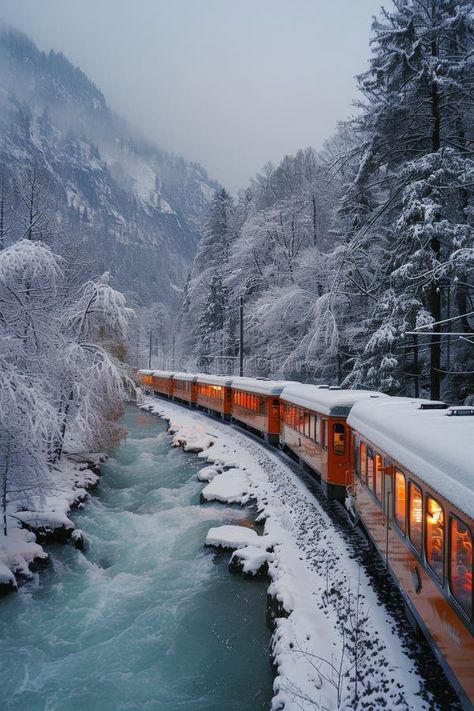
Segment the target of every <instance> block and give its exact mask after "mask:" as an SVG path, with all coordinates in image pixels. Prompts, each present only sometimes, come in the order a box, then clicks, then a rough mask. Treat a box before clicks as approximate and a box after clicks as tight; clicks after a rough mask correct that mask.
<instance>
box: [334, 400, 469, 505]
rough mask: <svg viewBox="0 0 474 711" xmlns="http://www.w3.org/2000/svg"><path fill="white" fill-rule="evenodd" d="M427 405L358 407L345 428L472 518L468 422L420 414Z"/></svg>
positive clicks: (369, 404)
mask: <svg viewBox="0 0 474 711" xmlns="http://www.w3.org/2000/svg"><path fill="white" fill-rule="evenodd" d="M428 402H429V401H427V400H414V399H413V400H412V399H410V398H386V399H381V400H375V401H372V402H367V401H366V402H358V403H357V404H356V405H354V407H353V408H352V410H351V413H350V415H349V417H348V420H347V421H348V423H349V424H350V426H351V427H352V428H353V429H355V430H356V431H357V432H359V433H360V434H361V435H363V436H364V437H367V439H369V440H370V441H371V442H372V443H373V444H374V445H376V446H378V447H380V449H381V450H383V451H384V452H385V453H386V454H388V455H390V456H391V457H393V459H395V460H396V461H397V462H398V463H399V464H400V465H401V466H402V467H405V468H406V469H408V470H409V471H410V472H412V473H413V474H415V475H417V476H419V477H420V479H422V480H423V481H424V482H426V484H428V485H429V486H431V487H432V488H433V489H434V490H435V491H437V492H438V493H439V494H441V495H443V496H445V497H446V498H447V499H449V500H450V501H451V502H452V503H453V504H454V505H455V506H457V507H458V508H459V509H460V510H461V511H464V513H465V514H467V515H468V516H471V517H472V516H474V491H473V489H474V417H473V416H464V417H463V416H456V415H452V416H448V415H447V412H448V410H447V409H444V410H422V409H420V405H421V404H422V403H428Z"/></svg>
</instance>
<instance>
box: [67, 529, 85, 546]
mask: <svg viewBox="0 0 474 711" xmlns="http://www.w3.org/2000/svg"><path fill="white" fill-rule="evenodd" d="M71 543H72V545H73V546H74V548H77V550H79V551H84V550H85V549H86V539H85V536H84V532H83V531H81V529H80V528H76V529H75V530H74V531H73V532H72V533H71Z"/></svg>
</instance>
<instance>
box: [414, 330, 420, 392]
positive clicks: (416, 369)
mask: <svg viewBox="0 0 474 711" xmlns="http://www.w3.org/2000/svg"><path fill="white" fill-rule="evenodd" d="M413 370H414V374H415V397H420V383H419V378H420V374H419V372H418V336H417V335H416V334H415V335H414V336H413Z"/></svg>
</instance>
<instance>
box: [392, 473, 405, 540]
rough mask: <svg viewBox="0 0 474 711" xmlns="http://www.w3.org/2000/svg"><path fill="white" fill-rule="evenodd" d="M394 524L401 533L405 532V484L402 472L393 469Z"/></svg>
mask: <svg viewBox="0 0 474 711" xmlns="http://www.w3.org/2000/svg"><path fill="white" fill-rule="evenodd" d="M394 493H395V507H394V508H395V523H396V524H397V526H398V528H399V529H400V531H402V533H405V531H406V515H407V514H406V500H407V484H406V480H405V475H404V474H403V472H401V471H399V470H398V469H395V492H394Z"/></svg>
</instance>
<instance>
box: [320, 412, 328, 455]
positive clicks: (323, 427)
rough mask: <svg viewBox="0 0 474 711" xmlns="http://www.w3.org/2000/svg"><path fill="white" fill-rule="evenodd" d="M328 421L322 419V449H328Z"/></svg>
mask: <svg viewBox="0 0 474 711" xmlns="http://www.w3.org/2000/svg"><path fill="white" fill-rule="evenodd" d="M326 430H327V420H323V419H322V418H321V447H322V448H323V449H326Z"/></svg>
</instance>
